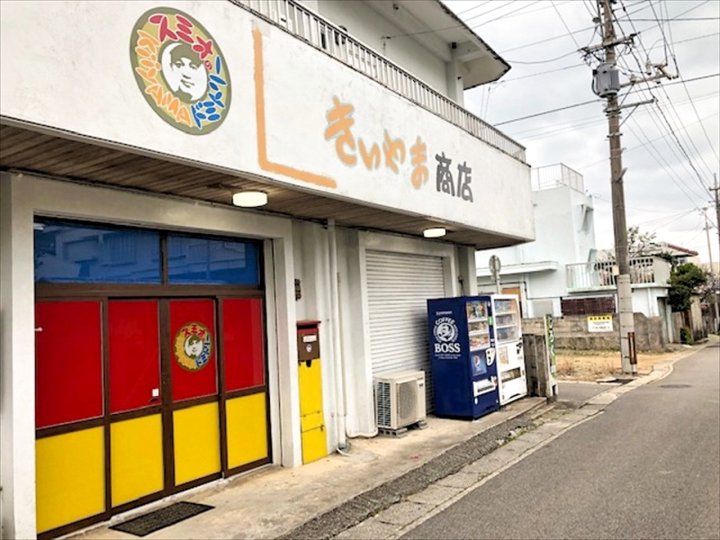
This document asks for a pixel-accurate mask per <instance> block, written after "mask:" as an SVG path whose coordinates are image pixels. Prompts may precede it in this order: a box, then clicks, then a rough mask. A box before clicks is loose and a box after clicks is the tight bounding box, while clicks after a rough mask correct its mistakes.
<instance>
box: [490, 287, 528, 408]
mask: <svg viewBox="0 0 720 540" xmlns="http://www.w3.org/2000/svg"><path fill="white" fill-rule="evenodd" d="M490 302H491V305H492V307H491V315H492V330H493V337H494V338H495V348H496V350H497V354H496V356H497V371H498V379H499V382H500V385H499V387H500V405H505V404H506V403H510V402H511V401H514V400H516V399H519V398H521V397H523V396H526V395H527V377H526V375H525V355H524V353H523V341H522V327H521V320H520V319H521V317H520V306H519V303H518V297H517V295H514V294H494V295H492V296H491V297H490Z"/></svg>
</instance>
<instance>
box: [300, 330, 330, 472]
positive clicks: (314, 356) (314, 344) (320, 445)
mask: <svg viewBox="0 0 720 540" xmlns="http://www.w3.org/2000/svg"><path fill="white" fill-rule="evenodd" d="M297 348H298V383H299V387H300V431H301V435H302V454H303V463H310V462H312V461H316V460H318V459H320V458H323V457H325V456H326V455H327V438H326V436H325V423H324V420H323V398H322V369H321V362H320V321H298V322H297Z"/></svg>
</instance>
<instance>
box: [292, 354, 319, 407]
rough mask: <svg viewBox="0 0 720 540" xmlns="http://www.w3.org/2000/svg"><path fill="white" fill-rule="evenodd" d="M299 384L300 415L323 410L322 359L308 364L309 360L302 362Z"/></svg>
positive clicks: (300, 364) (299, 365)
mask: <svg viewBox="0 0 720 540" xmlns="http://www.w3.org/2000/svg"><path fill="white" fill-rule="evenodd" d="M298 368H299V385H300V415H301V416H305V415H306V414H310V413H315V412H319V411H322V376H321V368H320V359H315V360H313V361H312V362H311V363H310V366H308V365H307V362H300V363H299V364H298Z"/></svg>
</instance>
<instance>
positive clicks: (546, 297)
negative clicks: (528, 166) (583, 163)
mask: <svg viewBox="0 0 720 540" xmlns="http://www.w3.org/2000/svg"><path fill="white" fill-rule="evenodd" d="M531 178H532V190H533V191H532V198H533V216H534V220H535V238H536V239H535V241H534V242H528V243H526V244H521V245H518V246H514V247H510V248H503V249H493V250H481V251H478V253H477V254H476V261H477V268H478V270H477V275H478V287H479V288H480V290H481V291H485V292H490V291H494V286H495V285H494V283H493V280H492V277H491V275H490V269H489V268H488V260H489V258H490V257H491V256H492V255H497V256H498V257H499V258H500V262H501V271H500V276H501V279H500V281H501V285H502V288H503V292H509V293H515V294H519V295H520V298H521V301H522V304H523V315H524V316H525V317H539V316H542V315H545V314H551V315H556V316H559V315H560V314H561V313H562V308H561V299H562V298H563V297H564V296H567V294H568V282H567V277H566V266H568V265H571V264H576V263H578V262H583V263H585V262H592V261H594V260H595V256H596V249H595V228H594V220H593V219H594V209H593V200H592V197H591V196H590V195H588V194H587V193H585V186H584V183H583V177H582V175H581V174H580V173H578V172H576V171H574V170H572V169H571V168H570V167H568V166H566V165H563V164H558V165H550V166H547V167H540V168H533V169H532V171H531Z"/></svg>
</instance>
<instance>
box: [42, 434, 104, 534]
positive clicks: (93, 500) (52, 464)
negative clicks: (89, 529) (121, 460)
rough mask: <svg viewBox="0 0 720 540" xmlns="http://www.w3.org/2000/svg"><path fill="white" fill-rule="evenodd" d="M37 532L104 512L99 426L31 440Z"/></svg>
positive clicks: (102, 456)
mask: <svg viewBox="0 0 720 540" xmlns="http://www.w3.org/2000/svg"><path fill="white" fill-rule="evenodd" d="M35 449H36V452H37V455H36V474H37V485H36V494H37V530H38V533H41V532H44V531H49V530H51V529H55V528H57V527H61V526H62V525H67V524H68V523H72V522H74V521H79V520H81V519H83V518H87V517H90V516H94V515H97V514H101V513H102V512H104V511H105V451H104V437H103V428H102V427H96V428H90V429H84V430H82V431H73V432H71V433H64V434H62V435H55V436H52V437H45V438H42V439H38V440H37V441H36V442H35Z"/></svg>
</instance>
